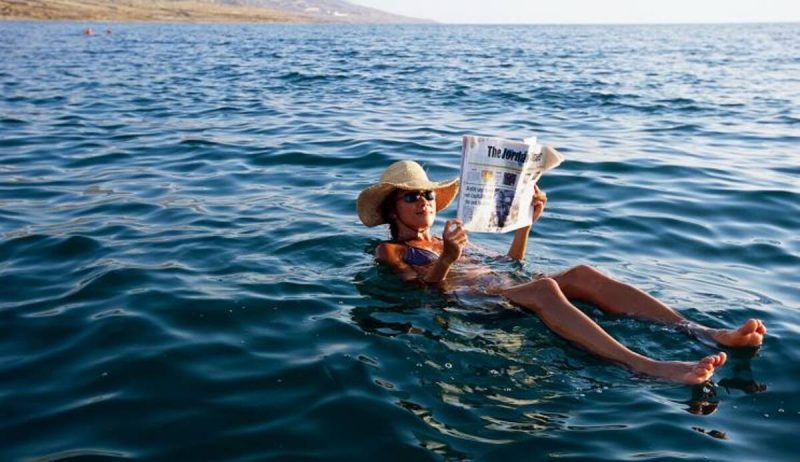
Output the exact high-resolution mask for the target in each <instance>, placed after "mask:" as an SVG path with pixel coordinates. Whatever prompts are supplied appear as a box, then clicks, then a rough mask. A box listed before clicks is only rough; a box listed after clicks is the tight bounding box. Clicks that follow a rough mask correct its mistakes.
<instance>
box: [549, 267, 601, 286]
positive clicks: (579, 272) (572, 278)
mask: <svg viewBox="0 0 800 462" xmlns="http://www.w3.org/2000/svg"><path fill="white" fill-rule="evenodd" d="M604 277H606V276H605V275H604V274H603V273H601V272H600V271H599V270H598V269H597V268H594V267H591V266H589V265H583V264H581V265H577V266H573V267H572V268H570V269H568V270H566V271H564V272H563V273H561V274H559V275H558V276H556V277H555V279H556V282H558V283H559V284H568V285H573V286H582V285H586V284H588V283H591V282H593V281H597V280H598V279H601V278H604Z"/></svg>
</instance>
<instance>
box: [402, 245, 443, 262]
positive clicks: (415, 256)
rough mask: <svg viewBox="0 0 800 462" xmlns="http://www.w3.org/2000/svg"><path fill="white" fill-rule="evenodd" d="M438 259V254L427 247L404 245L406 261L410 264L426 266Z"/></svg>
mask: <svg viewBox="0 0 800 462" xmlns="http://www.w3.org/2000/svg"><path fill="white" fill-rule="evenodd" d="M438 259H439V254H438V253H436V252H433V251H431V250H428V249H421V248H419V247H412V246H410V245H407V246H406V256H405V257H404V258H403V260H405V262H406V263H408V264H409V265H412V266H427V265H430V264H431V263H433V262H435V261H436V260H438Z"/></svg>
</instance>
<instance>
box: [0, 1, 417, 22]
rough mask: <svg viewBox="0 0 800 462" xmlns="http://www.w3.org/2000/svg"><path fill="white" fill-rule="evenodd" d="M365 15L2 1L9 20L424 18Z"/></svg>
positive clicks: (0, 13)
mask: <svg viewBox="0 0 800 462" xmlns="http://www.w3.org/2000/svg"><path fill="white" fill-rule="evenodd" d="M371 11H374V13H371V12H370V11H368V12H367V14H366V15H359V14H353V15H346V14H342V15H322V16H321V15H315V14H313V13H304V12H301V11H284V10H277V9H270V8H262V7H257V6H247V5H235V4H218V3H212V2H210V1H208V0H170V1H165V0H154V1H145V0H128V1H126V2H124V3H115V2H112V1H110V0H97V1H94V2H77V1H75V0H17V1H13V2H12V1H9V0H0V20H4V21H10V20H11V21H97V22H148V23H149V22H153V23H189V24H193V23H213V24H235V23H255V24H270V23H276V24H376V23H386V24H413V23H425V22H426V21H424V20H416V19H414V18H404V17H401V16H396V15H391V14H385V13H383V12H380V11H378V10H371Z"/></svg>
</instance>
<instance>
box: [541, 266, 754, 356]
mask: <svg viewBox="0 0 800 462" xmlns="http://www.w3.org/2000/svg"><path fill="white" fill-rule="evenodd" d="M553 279H554V280H555V281H556V283H558V286H559V287H560V288H561V291H562V292H563V293H564V295H566V297H567V298H568V299H570V300H583V301H586V302H589V303H592V304H594V305H597V306H598V307H599V308H600V309H601V310H603V311H606V312H609V313H615V314H626V315H630V316H635V317H637V318H642V319H649V320H653V321H660V322H664V323H667V324H678V325H680V326H681V327H683V328H685V329H686V330H687V331H689V332H690V333H692V334H694V335H698V336H703V337H708V338H710V339H712V340H714V341H716V342H717V343H719V344H721V345H724V346H728V347H754V346H759V345H761V343H762V342H763V341H764V334H765V333H766V332H767V328H766V327H764V324H763V323H762V322H761V321H759V320H758V319H750V320H748V321H747V322H746V323H744V325H742V326H741V327H740V328H739V329H735V330H727V329H712V328H710V327H706V326H703V325H700V324H697V323H694V322H692V321H689V320H688V319H686V318H684V317H683V316H681V314H680V313H678V312H677V311H675V310H673V309H672V308H670V307H669V306H667V305H665V304H663V303H661V302H660V301H658V300H656V299H655V298H653V297H652V296H650V295H649V294H647V293H645V292H643V291H641V290H639V289H637V288H636V287H633V286H630V285H628V284H625V283H623V282H620V281H617V280H615V279H613V278H611V277H609V276H606V275H605V274H603V273H601V272H600V271H598V270H596V269H594V268H592V267H590V266H586V265H579V266H576V267H574V268H572V269H570V270H568V271H565V272H564V273H562V274H560V275H558V276H556V277H554V278H553Z"/></svg>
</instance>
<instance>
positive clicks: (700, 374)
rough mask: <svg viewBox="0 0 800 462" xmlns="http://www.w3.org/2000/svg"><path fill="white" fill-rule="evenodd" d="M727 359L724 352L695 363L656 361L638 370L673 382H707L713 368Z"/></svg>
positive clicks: (712, 372) (691, 383)
mask: <svg viewBox="0 0 800 462" xmlns="http://www.w3.org/2000/svg"><path fill="white" fill-rule="evenodd" d="M727 360H728V355H726V354H725V353H718V354H715V355H711V356H706V357H705V358H703V359H701V360H700V361H698V362H696V363H692V362H680V361H656V362H654V363H653V364H652V365H651V366H649V367H646V368H644V369H643V370H641V371H639V372H643V373H645V374H647V375H652V376H654V377H659V378H662V379H667V380H671V381H673V382H681V383H686V384H689V385H697V384H701V383H703V382H707V381H708V380H709V379H710V378H711V376H712V375H714V370H715V369H716V368H717V367H719V366H722V365H723V364H725V361H727Z"/></svg>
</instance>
